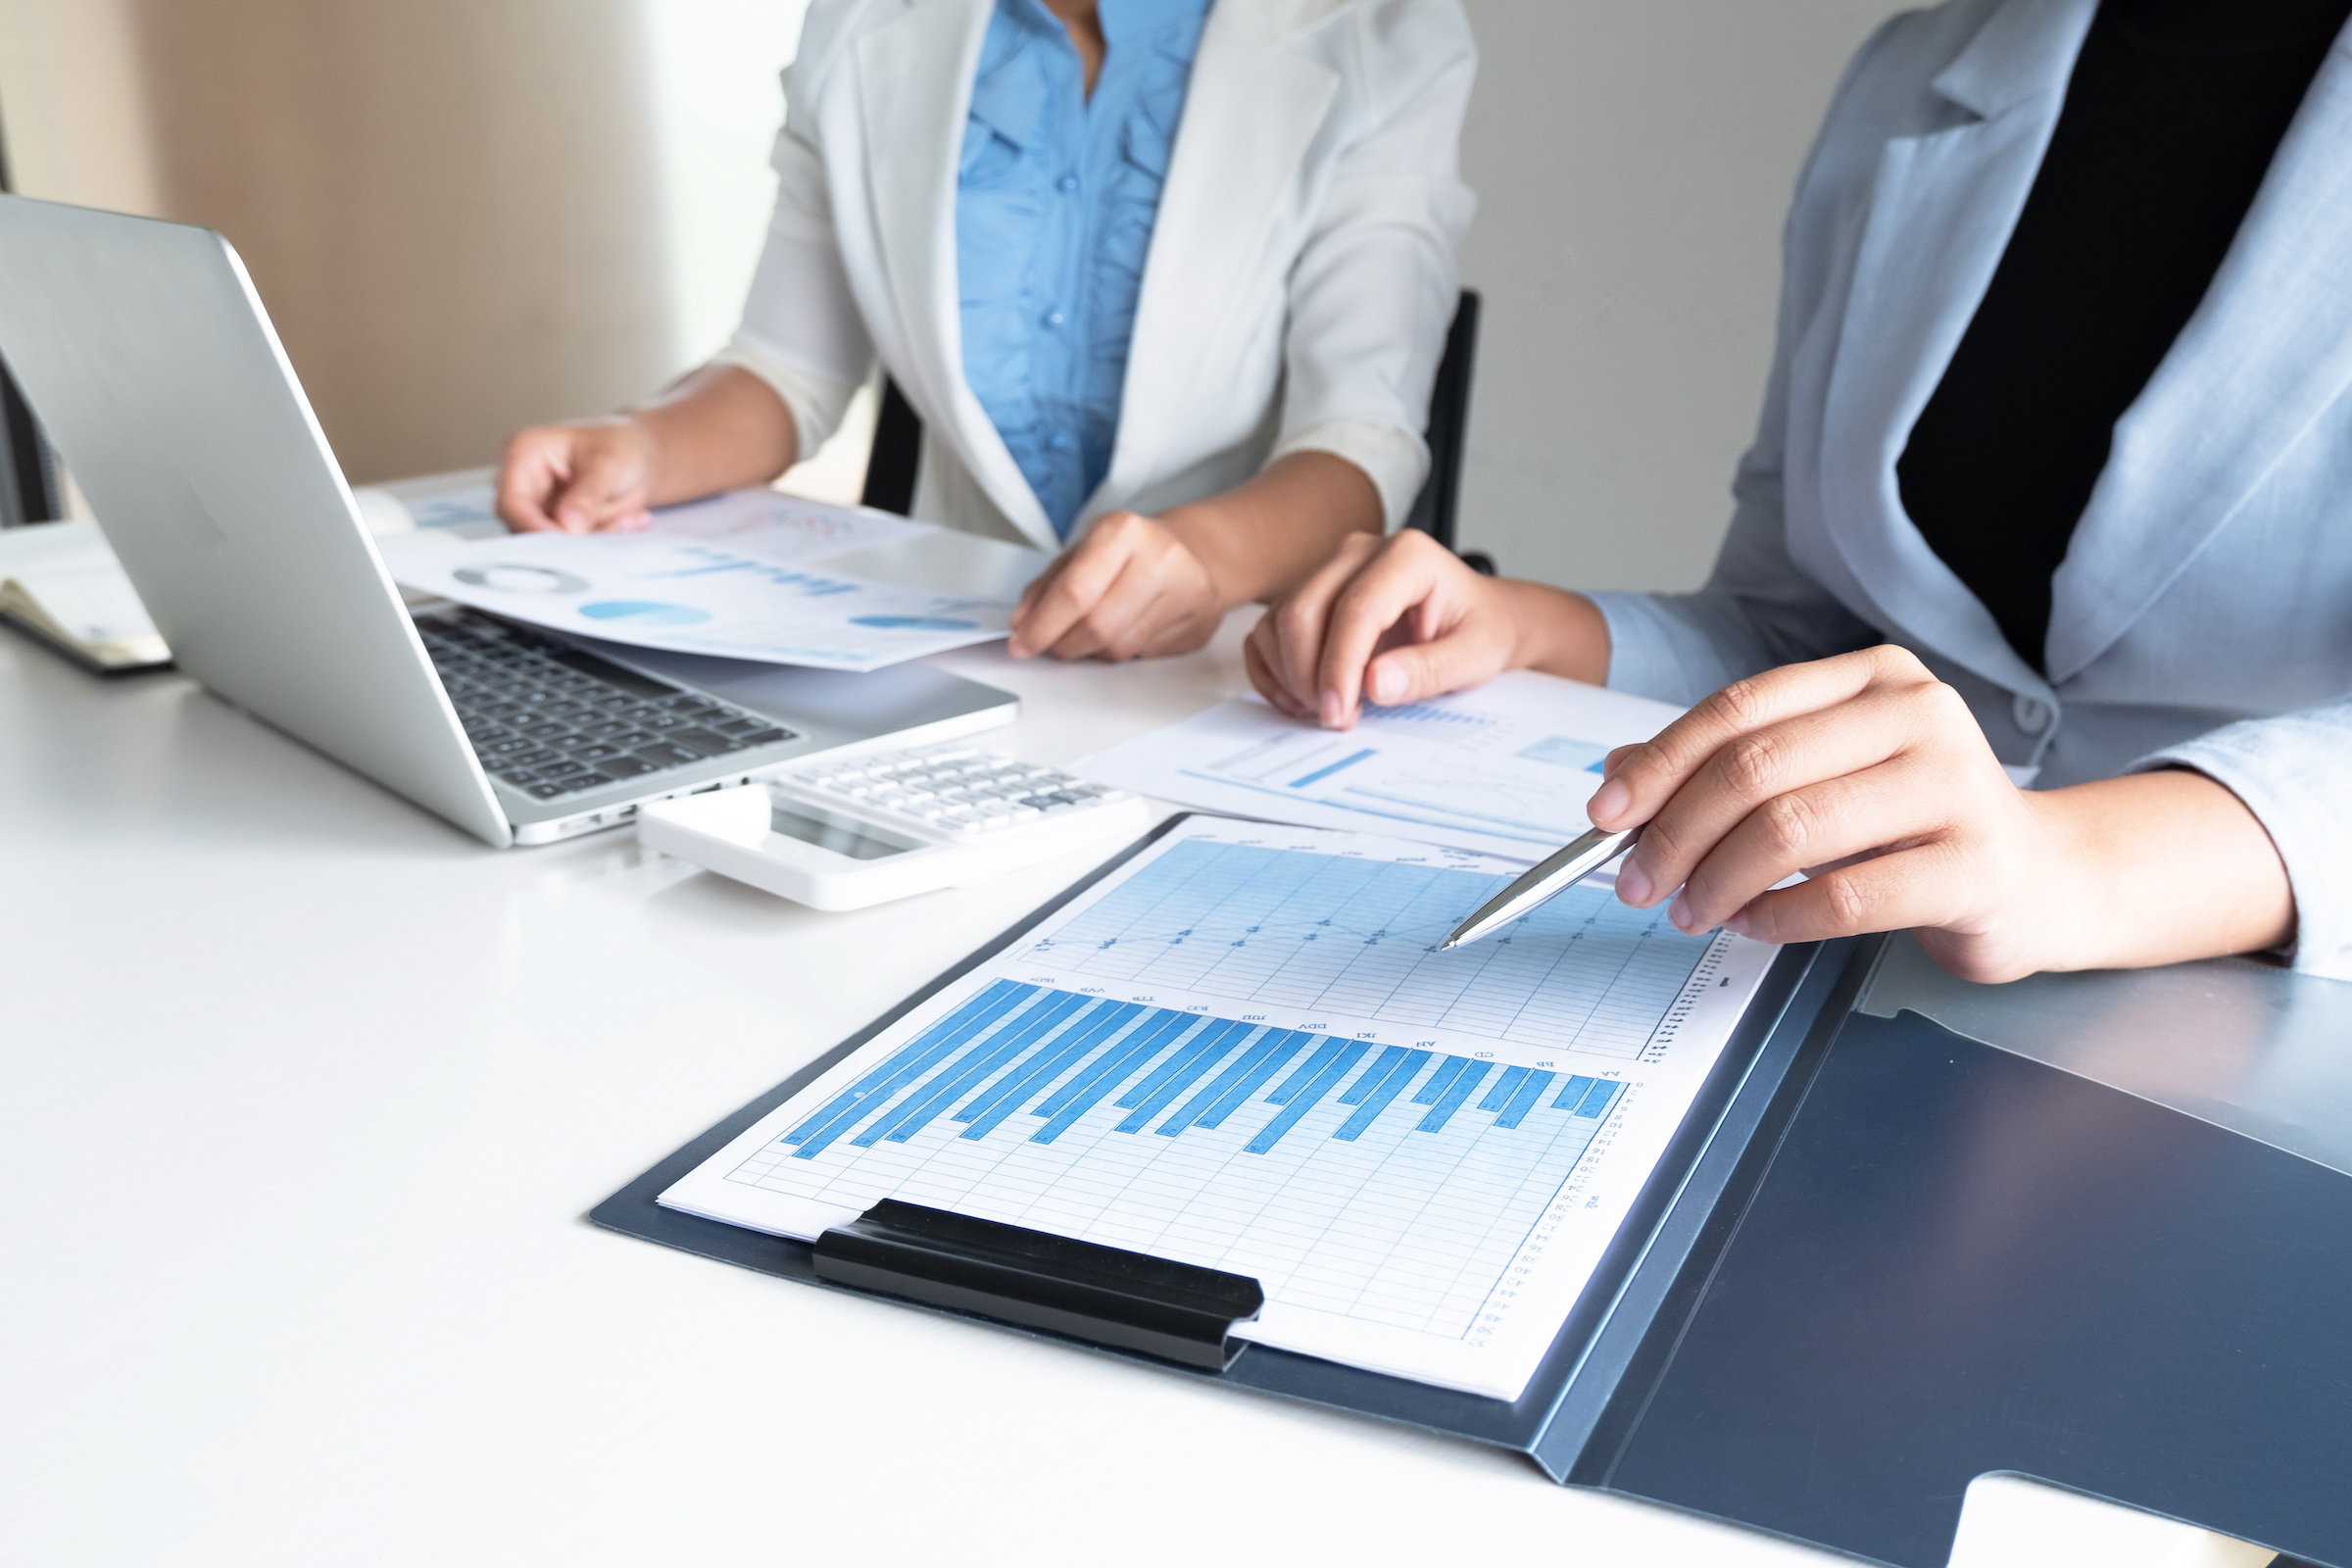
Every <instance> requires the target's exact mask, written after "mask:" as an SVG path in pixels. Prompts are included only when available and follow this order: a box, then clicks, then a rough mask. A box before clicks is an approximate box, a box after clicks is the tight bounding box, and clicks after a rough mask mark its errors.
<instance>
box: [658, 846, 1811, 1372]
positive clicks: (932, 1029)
mask: <svg viewBox="0 0 2352 1568" xmlns="http://www.w3.org/2000/svg"><path fill="white" fill-rule="evenodd" d="M1515 869H1516V868H1515V867H1514V866H1512V865H1510V864H1507V863H1505V862H1502V861H1499V860H1496V859H1495V858H1489V857H1484V856H1476V855H1468V854H1463V853H1460V852H1455V851H1446V850H1438V849H1431V848H1428V847H1425V846H1421V845H1414V844H1406V843H1402V842H1399V841H1397V840H1395V839H1384V838H1373V837H1369V836H1365V835H1361V834H1339V833H1330V832H1323V831H1318V830H1315V829H1311V828H1296V827H1266V826H1262V825H1253V824H1250V823H1244V822H1233V821H1226V820H1219V819H1215V818H1209V817H1195V818H1192V819H1190V820H1188V821H1185V822H1183V823H1181V824H1179V825H1178V826H1177V828H1176V829H1174V830H1173V831H1171V832H1170V833H1169V834H1168V835H1167V836H1165V837H1164V838H1162V839H1160V840H1159V841H1158V842H1157V843H1155V844H1153V845H1152V846H1151V847H1150V848H1148V849H1147V850H1145V851H1144V852H1143V853H1142V854H1141V855H1139V856H1137V857H1136V858H1134V859H1133V860H1130V861H1129V862H1127V863H1126V864H1125V865H1123V866H1121V867H1119V868H1118V869H1117V870H1116V871H1114V872H1113V873H1112V874H1111V875H1109V876H1107V877H1105V878H1104V879H1103V881H1102V882H1100V883H1098V884H1097V885H1096V886H1095V887H1093V888H1091V889H1089V890H1087V892H1086V893H1085V894H1084V895H1082V896H1081V897H1079V898H1078V899H1076V900H1074V901H1072V903H1071V904H1070V905H1069V906H1068V907H1064V908H1063V909H1061V910H1058V911H1057V912H1055V913H1054V915H1053V916H1052V917H1051V918H1049V919H1048V920H1047V921H1046V922H1045V923H1044V924H1043V925H1042V926H1040V927H1038V928H1037V929H1035V930H1033V931H1031V932H1029V933H1028V934H1027V935H1026V936H1024V937H1023V938H1022V940H1021V941H1020V942H1019V943H1017V944H1015V945H1014V946H1013V948H1011V949H1010V950H1008V951H1007V952H1005V954H1003V955H1001V956H998V957H996V958H994V959H991V960H989V961H988V962H986V963H984V964H982V965H980V966H979V968H978V969H977V970H975V971H974V972H973V973H971V974H969V975H966V976H964V977H962V978H961V979H959V980H957V981H956V982H955V983H954V984H952V985H950V986H947V987H945V988H944V989H943V990H942V991H941V992H940V993H939V994H938V995H936V996H934V997H932V998H930V999H929V1000H928V1001H926V1002H925V1003H924V1004H923V1005H921V1006H919V1007H917V1008H916V1009H915V1010H914V1011H913V1012H912V1013H910V1014H909V1015H908V1016H907V1017H906V1018H904V1019H902V1020H900V1022H899V1023H897V1024H896V1025H894V1026H893V1027H891V1028H890V1029H889V1030H887V1031H885V1032H884V1033H883V1034H882V1035H881V1036H879V1037H878V1038H876V1039H875V1040H873V1041H872V1042H870V1043H869V1044H867V1045H865V1046H864V1047H862V1048H860V1049H859V1050H858V1051H857V1052H856V1053H854V1054H852V1055H851V1056H850V1057H848V1058H847V1059H846V1060H844V1061H842V1062H841V1063H839V1064H838V1065H836V1066H835V1067H834V1068H833V1069H832V1070H830V1071H829V1072H827V1073H826V1074H824V1076H823V1077H821V1078H820V1079H818V1080H817V1081H816V1082H815V1083H813V1084H811V1085H810V1086H809V1088H808V1089H806V1090H804V1091H803V1092H802V1093H800V1094H798V1095H796V1096H795V1097H793V1099H792V1100H791V1101H789V1102H788V1103H785V1104H784V1105H782V1106H780V1107H779V1108H778V1109H777V1110H775V1111H774V1112H773V1113H771V1114H770V1115H768V1116H766V1117H764V1118H762V1119H761V1120H760V1122H759V1123H758V1124H757V1125H756V1126H754V1127H753V1128H751V1129H750V1130H749V1131H748V1132H746V1133H745V1134H744V1135H743V1136H742V1137H740V1138H737V1139H736V1140H734V1142H732V1143H730V1144H729V1145H728V1146H727V1147H726V1148H725V1149H723V1150H721V1151H720V1152H718V1153H717V1154H715V1155H713V1156H712V1157H711V1159H709V1160H707V1161H706V1162H704V1163H703V1164H702V1165H701V1166H699V1167H697V1168H696V1169H695V1170H694V1171H693V1172H692V1173H691V1174H689V1175H688V1176H686V1177H685V1178H684V1179H683V1180H681V1181H680V1182H678V1183H677V1184H676V1185H675V1186H673V1187H671V1188H670V1189H669V1190H668V1191H667V1192H665V1193H663V1194H662V1199H661V1201H662V1202H663V1203H664V1204H666V1205H668V1206H670V1207H672V1208H678V1209H683V1210H686V1211H688V1212H691V1213H696V1214H702V1215H705V1216H708V1217H710V1218H712V1219H718V1220H724V1221H727V1222H730V1223H733V1224H738V1225H746V1226H751V1227H753V1228H755V1229H759V1230H763V1231H768V1232H772V1233H774V1234H777V1235H784V1236H797V1237H801V1238H804V1239H811V1240H812V1239H814V1238H815V1237H816V1236H817V1235H818V1234H820V1233H821V1232H822V1231H824V1230H825V1229H826V1228H827V1227H828V1226H831V1225H834V1224H838V1223H841V1222H843V1221H845V1220H847V1219H849V1218H850V1217H851V1216H853V1215H855V1214H858V1213H860V1212H862V1211H863V1210H864V1209H865V1208H867V1207H868V1206H870V1205H871V1204H873V1203H875V1202H877V1201H880V1200H882V1199H885V1198H899V1199H904V1200H907V1201H911V1202H917V1203H924V1204H928V1205H930V1206H932V1207H936V1208H946V1209H952V1210H955V1211H956V1212H958V1213H963V1214H971V1215H976V1216H979V1217H981V1218H986V1219H994V1220H1002V1221H1006V1222H1009V1223H1012V1224H1017V1225H1024V1226H1028V1227H1030V1228H1032V1229H1036V1230H1043V1231H1050V1232H1054V1233H1055V1234H1058V1235H1062V1236H1070V1237H1076V1238H1079V1239H1082V1240H1085V1241H1092V1242H1102V1243H1105V1244H1108V1245H1110V1246H1114V1247H1124V1248H1128V1249H1131V1250H1136V1251H1143V1252H1149V1253H1152V1254H1154V1255H1156V1256H1161V1257H1168V1258H1174V1259H1177V1260H1179V1261H1182V1262H1187V1263H1198V1264H1203V1265H1206V1266H1209V1267H1213V1268H1220V1269H1225V1270H1229V1271H1231V1272H1233V1273H1237V1274H1246V1275H1250V1276H1252V1277H1254V1278H1255V1279H1256V1280H1257V1281H1258V1283H1259V1284H1260V1285H1261V1286H1263V1287H1264V1289H1265V1293H1266V1299H1267V1303H1268V1304H1267V1306H1266V1309H1265V1312H1264V1314H1263V1315H1262V1316H1261V1317H1260V1318H1259V1319H1258V1321H1256V1322H1255V1323H1251V1324H1246V1325H1242V1326H1241V1327H1240V1329H1239V1332H1240V1333H1242V1334H1243V1335H1244V1336H1245V1337H1247V1338H1249V1339H1252V1340H1255V1341H1258V1342H1260V1343H1262V1344H1266V1345H1275V1346H1281V1347H1283V1348H1287V1349H1292V1350H1298V1351H1300V1352H1303V1353H1305V1354H1309V1355H1316V1356H1322V1357H1325V1358H1328V1359H1330V1360H1334V1361H1342V1362H1346V1363H1348V1364H1350V1365H1354V1366H1362V1367H1369V1368H1372V1369H1374V1370H1376V1371H1381V1372H1387V1373H1393V1374H1396V1375H1397V1376H1401V1377H1408V1378H1415V1379H1419V1380H1421V1381H1424V1382H1428V1383H1435V1384H1442V1385H1444V1386H1446V1387H1447V1388H1453V1389H1462V1390H1467V1391H1469V1392H1471V1393H1475V1394H1483V1395H1489V1396H1492V1397H1495V1398H1504V1399H1508V1398H1515V1397H1518V1395H1519V1394H1520V1392H1521V1391H1522V1390H1523V1389H1524V1388H1525V1387H1526V1385H1527V1381H1528V1379H1529V1378H1530V1377H1531V1376H1532V1375H1533V1374H1534V1372H1535V1370H1536V1367H1537V1365H1538V1363H1539V1362H1540V1361H1541V1360H1542V1358H1543V1356H1544V1350H1545V1349H1546V1348H1548V1347H1549V1346H1550V1344H1551V1341H1552V1339H1553V1337H1554V1336H1555V1335H1556V1334H1557V1333H1558V1332H1559V1329H1560V1325H1561V1323H1562V1322H1563V1321H1564V1320H1565V1319H1566V1317H1567V1315H1568V1313H1569V1311H1570V1309H1571V1308H1572V1307H1573V1306H1574V1305H1575V1303H1576V1300H1577V1298H1578V1296H1579V1294H1580V1293H1581V1292H1582V1291H1583V1290H1584V1289H1585V1287H1586V1284H1587V1283H1588V1281H1589V1280H1590V1279H1591V1277H1592V1274H1593V1269H1594V1267H1595V1266H1596V1265H1597V1264H1598V1262H1599V1260H1600V1257H1601V1254H1602V1252H1603V1251H1604V1250H1605V1249H1606V1248H1607V1247H1608V1245H1609V1242H1610V1240H1611V1238H1612V1237H1614V1236H1615V1235H1616V1232H1617V1229H1618V1226H1619V1224H1620V1222H1622V1221H1623V1220H1624V1218H1625V1216H1626V1213H1627V1210H1628V1208H1629V1207H1630V1205H1631V1204H1632V1202H1633V1201H1634V1199H1635V1196H1636V1195H1637V1194H1638V1193H1639V1192H1640V1191H1641V1189H1642V1184H1643V1183H1644V1182H1645V1181H1646V1180H1647V1179H1648V1177H1649V1175H1650V1172H1651V1170H1652V1168H1653V1167H1654V1166H1655V1164H1656V1162H1657V1160H1658V1158H1659V1156H1660V1154H1661V1153H1662V1152H1663V1151H1664V1149H1665V1147H1666V1144H1667V1142H1668V1141H1669V1139H1670V1138H1671V1137H1672V1136H1673V1134H1674V1131H1675V1129H1676V1128H1677V1127H1678V1126H1679V1125H1680V1124H1681V1122H1682V1120H1683V1117H1684V1115H1685V1114H1686V1112H1688V1110H1689V1109H1690V1106H1691V1100H1692V1097H1693V1096H1694V1095H1695V1094H1696V1092H1697V1090H1698V1087H1699V1085H1700V1083H1701V1081H1702V1080H1703V1079H1704V1078H1705V1077H1706V1075H1707V1072H1708V1070H1709V1069H1710V1068H1711V1067H1713V1065H1714V1064H1715V1062H1716V1060H1717V1058H1718V1057H1719V1056H1720V1055H1721V1054H1722V1052H1723V1048H1724V1046H1725V1044H1726V1042H1727V1041H1728V1040H1729V1038H1730V1036H1731V1033H1732V1029H1733V1026H1734V1025H1735V1024H1736V1023H1737V1022H1738V1020H1739V1018H1740V1013H1741V1012H1742V1011H1743V1010H1744V1009H1745V1007H1746V1005H1747V1004H1748V1001H1749V999H1750V998H1751V997H1753V995H1754V994H1755V990H1756V987H1757V984H1758V983H1759V982H1760V981H1761V980H1762V978H1763V975H1764V971H1765V969H1766V967H1767V966H1768V965H1769V963H1770V961H1771V958H1772V956H1773V953H1774V952H1775V950H1774V949H1772V948H1770V947H1767V946H1765V945H1763V944H1760V943H1755V942H1750V941H1747V940H1746V939H1744V938H1740V937H1736V936H1733V935H1731V934H1729V933H1728V932H1718V933H1716V934H1714V935H1713V936H1707V937H1691V936H1685V935H1683V934H1682V933H1681V932H1679V931H1677V930H1675V928H1674V927H1673V926H1671V925H1669V924H1667V923H1666V920H1665V918H1664V914H1663V912H1662V911H1660V910H1646V911H1637V910H1633V909H1629V908H1626V907H1624V906H1622V905H1620V904H1618V903H1617V902H1616V899H1615V898H1614V896H1613V895H1612V894H1611V892H1610V891H1609V889H1608V888H1607V887H1606V886H1605V885H1601V886H1595V885H1593V884H1591V883H1588V884H1586V885H1584V886H1582V887H1580V888H1577V889H1575V890H1573V891H1571V892H1569V893H1567V894H1564V895H1563V896H1561V897H1560V898H1557V899H1555V900H1553V901H1552V902H1551V903H1550V904H1548V905H1546V906H1544V907H1543V908H1542V909H1540V910H1538V911H1537V912H1535V913H1533V914H1531V915H1529V916H1527V917H1526V918H1524V919H1522V920H1521V921H1519V922H1518V923H1516V924H1515V925H1513V926H1511V927H1509V928H1508V929H1506V930H1505V931H1504V932H1503V933H1502V934H1500V935H1499V936H1496V937H1494V938H1491V939H1489V940H1488V941H1485V942H1482V943H1478V944H1476V945H1474V946H1471V947H1467V948H1460V949H1456V950H1455V951H1453V952H1451V953H1443V954H1441V953H1437V952H1435V951H1433V950H1434V949H1435V947H1436V945H1437V943H1438V942H1439V941H1440V940H1442V939H1443V938H1444V937H1445V935H1446V932H1447V931H1448V930H1450V929H1451V928H1452V927H1453V925H1454V924H1455V923H1456V922H1457V921H1459V920H1460V919H1461V918H1462V916H1464V915H1466V914H1468V913H1469V912H1470V911H1471V910H1472V909H1474V908H1476V907H1478V906H1479V905H1480V904H1481V903H1483V902H1484V901H1485V900H1486V899H1487V898H1488V897H1489V896H1490V895H1492V894H1493V893H1494V892H1495V890H1496V889H1497V888H1498V887H1500V886H1501V885H1502V883H1503V882H1504V881H1505V880H1506V879H1507V878H1508V877H1509V876H1510V874H1511V873H1512V872H1513V871H1514V870H1515Z"/></svg>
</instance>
